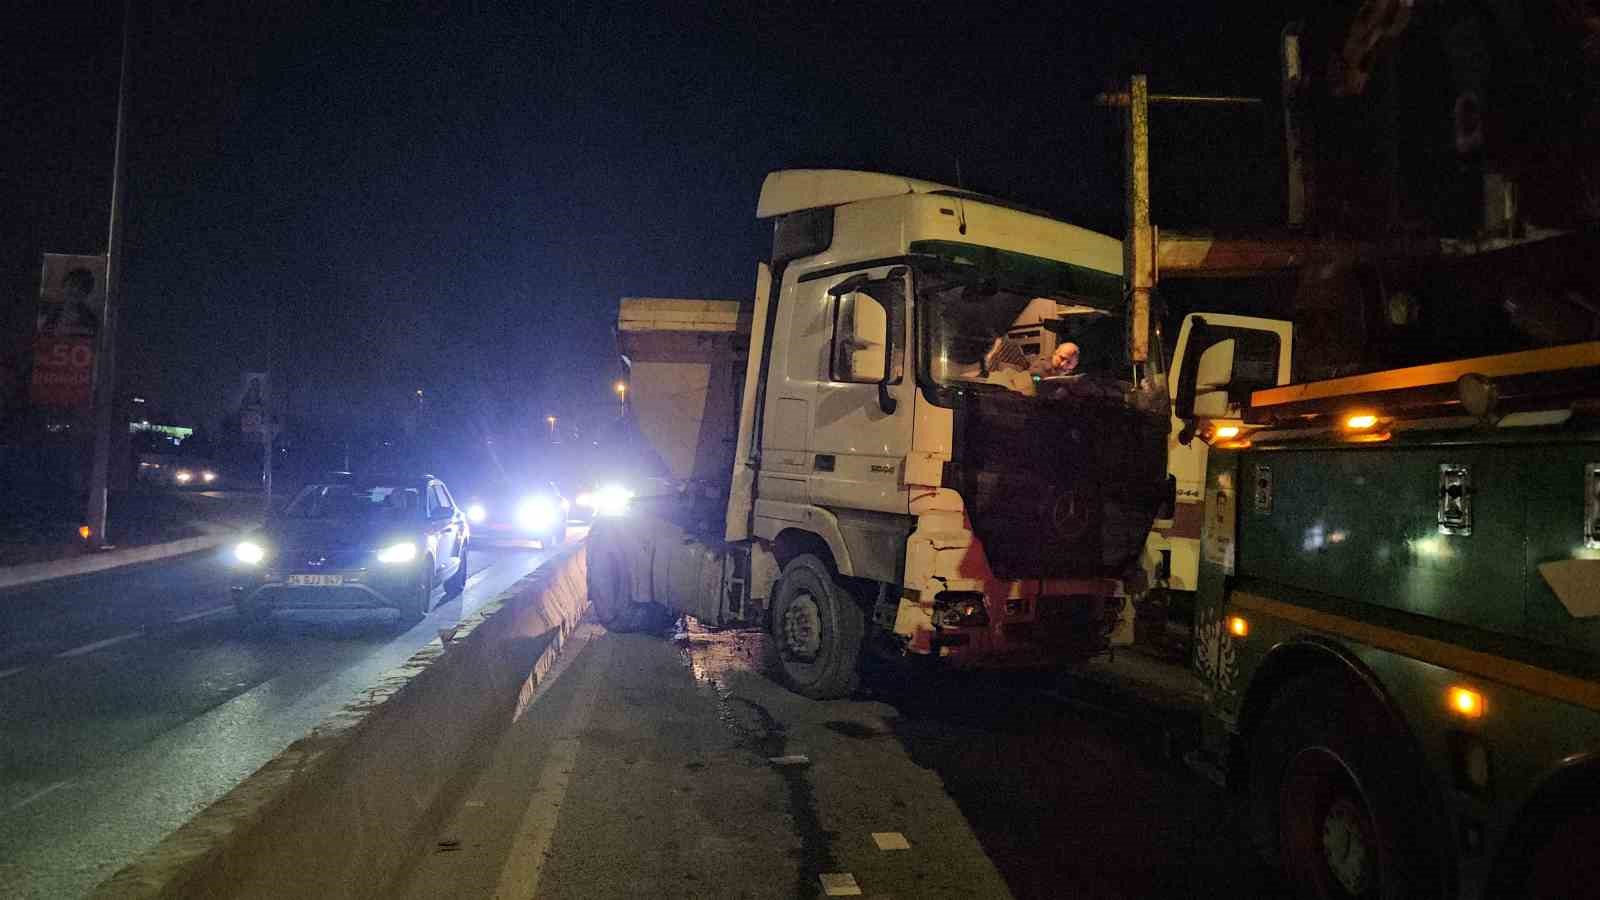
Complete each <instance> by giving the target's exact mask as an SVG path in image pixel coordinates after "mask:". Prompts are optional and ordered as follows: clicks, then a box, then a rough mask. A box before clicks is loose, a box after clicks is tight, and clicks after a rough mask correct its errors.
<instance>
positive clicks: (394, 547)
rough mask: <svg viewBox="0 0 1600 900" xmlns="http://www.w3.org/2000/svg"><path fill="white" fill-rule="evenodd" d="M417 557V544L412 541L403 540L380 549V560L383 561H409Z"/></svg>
mask: <svg viewBox="0 0 1600 900" xmlns="http://www.w3.org/2000/svg"><path fill="white" fill-rule="evenodd" d="M416 558H417V545H416V544H414V543H412V542H411V541H401V542H400V543H398V544H390V545H389V546H387V547H385V548H383V549H382V550H379V551H378V562H381V563H408V562H411V561H412V560H413V559H416Z"/></svg>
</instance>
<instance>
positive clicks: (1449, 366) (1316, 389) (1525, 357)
mask: <svg viewBox="0 0 1600 900" xmlns="http://www.w3.org/2000/svg"><path fill="white" fill-rule="evenodd" d="M1587 366H1600V341H1589V342H1588V343H1584V344H1568V345H1566V346H1564V347H1548V348H1545V349H1543V350H1523V351H1521V352H1518V353H1502V354H1500V355H1498V356H1479V357H1477V358H1475V359H1459V360H1456V361H1455V362H1445V363H1434V364H1433V365H1427V366H1412V367H1410V368H1407V369H1390V370H1388V371H1387V372H1373V373H1371V374H1368V375H1351V376H1349V377H1348V378H1330V379H1328V380H1327V381H1310V382H1307V383H1305V384H1291V385H1286V386H1284V387H1277V388H1267V389H1266V390H1261V391H1256V392H1255V393H1253V394H1251V395H1250V405H1251V406H1277V405H1278V404H1282V403H1294V402H1296V401H1300V400H1321V399H1324V398H1327V397H1344V396H1347V395H1351V394H1372V393H1378V392H1381V391H1399V390H1404V389H1406V388H1416V387H1427V386H1430V385H1441V384H1450V383H1452V382H1454V381H1455V380H1456V379H1457V378H1460V377H1461V376H1463V375H1472V374H1477V375H1482V376H1484V377H1485V378H1497V377H1505V376H1508V375H1527V374H1528V373H1530V372H1555V371H1559V370H1561V369H1579V368H1584V367H1587Z"/></svg>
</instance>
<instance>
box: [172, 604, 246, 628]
mask: <svg viewBox="0 0 1600 900" xmlns="http://www.w3.org/2000/svg"><path fill="white" fill-rule="evenodd" d="M230 609H233V604H231V603H230V604H228V605H226V606H213V607H211V608H210V609H202V610H200V611H199V612H192V613H189V614H188V615H187V616H179V617H177V618H176V619H173V620H172V621H173V624H177V623H178V622H193V621H194V620H195V619H204V618H205V617H206V616H214V615H216V614H217V613H221V612H227V611H228V610H230Z"/></svg>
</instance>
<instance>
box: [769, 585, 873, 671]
mask: <svg viewBox="0 0 1600 900" xmlns="http://www.w3.org/2000/svg"><path fill="white" fill-rule="evenodd" d="M773 593H774V597H773V603H772V639H773V640H772V645H773V651H774V653H775V654H776V657H777V659H776V668H777V671H778V674H779V675H780V677H781V678H782V680H783V683H784V685H785V686H786V687H788V688H789V690H791V691H794V692H795V693H797V694H799V695H801V696H802V697H810V698H811V699H813V700H836V699H838V698H840V697H848V696H850V692H851V691H853V690H855V687H856V683H857V680H858V679H859V678H860V663H861V647H862V636H863V635H864V634H865V633H866V615H865V614H864V613H863V612H862V610H861V606H860V604H858V603H856V600H855V598H854V597H853V596H851V594H850V592H849V591H848V590H846V589H845V588H844V587H843V586H842V585H840V584H839V582H838V581H837V580H836V579H835V578H834V575H833V569H832V567H830V566H829V565H828V564H827V563H825V562H823V561H822V560H820V559H818V558H817V557H815V556H812V555H810V554H802V555H800V556H797V557H795V558H794V559H791V560H789V564H788V565H786V566H784V567H783V574H782V576H780V577H779V578H778V585H777V589H776V590H775V591H774V592H773Z"/></svg>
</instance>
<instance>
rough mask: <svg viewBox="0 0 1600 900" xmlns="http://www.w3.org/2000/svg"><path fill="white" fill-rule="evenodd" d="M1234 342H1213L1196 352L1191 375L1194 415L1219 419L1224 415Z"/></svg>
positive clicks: (1228, 340) (1230, 381)
mask: <svg viewBox="0 0 1600 900" xmlns="http://www.w3.org/2000/svg"><path fill="white" fill-rule="evenodd" d="M1237 346H1238V341H1236V340H1234V339H1233V338H1229V339H1227V340H1225V341H1217V342H1216V343H1215V344H1212V345H1211V346H1209V347H1207V348H1206V349H1205V352H1204V353H1201V354H1200V363H1199V366H1198V370H1197V372H1196V374H1195V397H1194V416H1195V418H1201V419H1205V418H1220V417H1222V416H1225V415H1227V414H1228V386H1229V384H1231V383H1232V381H1233V354H1234V350H1235V349H1236V348H1237Z"/></svg>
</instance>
